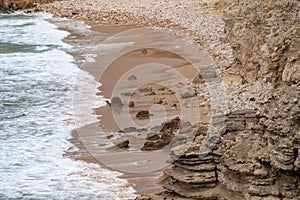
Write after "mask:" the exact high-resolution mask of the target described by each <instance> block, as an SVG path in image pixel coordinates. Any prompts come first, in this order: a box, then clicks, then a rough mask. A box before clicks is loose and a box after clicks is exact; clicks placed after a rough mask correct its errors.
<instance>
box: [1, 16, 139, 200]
mask: <svg viewBox="0 0 300 200" xmlns="http://www.w3.org/2000/svg"><path fill="white" fill-rule="evenodd" d="M51 19H52V16H51V15H49V14H34V15H27V14H22V13H14V14H0V199H103V200H109V199H132V198H134V190H133V189H132V188H131V187H128V184H127V182H126V181H125V180H122V179H119V178H118V176H119V175H120V174H119V173H117V172H112V171H109V170H107V169H103V168H101V167H100V166H98V165H95V164H87V163H85V162H82V161H75V160H72V159H70V158H66V157H64V156H63V154H64V151H65V150H67V149H73V150H76V148H75V147H74V146H73V145H72V144H71V143H70V142H69V141H68V139H69V138H70V137H71V130H73V129H74V128H79V127H80V126H84V125H86V124H89V123H92V122H95V121H96V116H95V115H93V111H92V109H93V107H95V106H96V105H94V104H93V102H90V101H91V100H90V98H87V97H88V96H89V95H87V94H86V93H89V94H92V93H94V92H95V88H96V87H97V83H96V82H95V81H94V79H93V77H92V76H90V75H89V74H88V73H85V72H83V71H80V69H79V68H78V67H77V66H76V65H75V64H74V58H73V57H72V56H71V55H69V54H67V53H66V51H67V50H68V51H70V50H71V49H72V46H70V45H68V44H65V43H64V42H63V39H64V38H65V37H67V36H68V35H69V33H68V32H67V31H65V30H62V29H59V28H58V26H57V25H54V24H52V23H51V22H50V21H51ZM49 20H50V21H49ZM78 73H80V74H81V76H80V77H79V76H78ZM82 74H85V76H82ZM75 82H76V87H77V88H74V85H75V84H74V83H75ZM78 85H79V86H80V87H81V89H82V90H80V87H79V89H78ZM80 91H84V92H82V95H81V93H80ZM74 92H77V94H76V97H80V98H81V101H80V102H82V105H80V106H79V107H80V108H82V112H80V113H79V112H76V113H75V114H74V111H73V108H72V96H73V95H72V94H73V93H74ZM80 95H81V96H80ZM85 98H86V99H85ZM97 102H98V104H102V103H103V100H102V101H101V99H98V101H97ZM78 113H79V115H80V116H79V118H80V119H81V120H76V123H74V118H75V117H76V116H75V115H76V114H78Z"/></svg>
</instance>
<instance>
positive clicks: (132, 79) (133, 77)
mask: <svg viewBox="0 0 300 200" xmlns="http://www.w3.org/2000/svg"><path fill="white" fill-rule="evenodd" d="M127 80H129V81H135V80H137V77H136V76H135V75H133V74H132V75H130V76H129V77H128V79H127Z"/></svg>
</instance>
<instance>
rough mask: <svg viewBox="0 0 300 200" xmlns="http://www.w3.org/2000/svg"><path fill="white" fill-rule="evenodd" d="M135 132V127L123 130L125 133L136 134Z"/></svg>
mask: <svg viewBox="0 0 300 200" xmlns="http://www.w3.org/2000/svg"><path fill="white" fill-rule="evenodd" d="M136 131H137V128H135V127H127V128H124V132H125V133H130V132H136Z"/></svg>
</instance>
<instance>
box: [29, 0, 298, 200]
mask: <svg viewBox="0 0 300 200" xmlns="http://www.w3.org/2000/svg"><path fill="white" fill-rule="evenodd" d="M299 4H300V3H299V1H296V0H284V1H279V0H273V1H269V2H265V1H262V0H260V1H256V0H249V1H247V2H243V3H242V2H241V1H238V0H228V1H222V0H220V1H215V0H203V1H188V0H187V1H179V0H178V1H177V0H173V1H166V0H165V1H157V0H152V1H147V2H140V1H137V0H136V1H121V0H120V1H118V0H115V1H109V0H107V1H106V0H98V1H83V0H80V1H76V2H74V1H71V0H65V1H59V2H54V3H51V4H43V5H38V6H37V7H36V8H34V9H33V10H34V11H47V12H51V13H53V14H54V15H56V16H59V17H68V18H73V19H80V20H85V21H88V22H98V23H101V24H115V25H124V24H135V25H139V26H150V27H164V28H170V29H172V30H175V31H178V32H179V33H181V34H187V35H189V36H190V37H191V38H193V39H194V40H195V41H196V42H198V43H199V44H200V45H201V46H202V47H203V48H204V49H205V50H206V51H207V52H209V54H210V55H211V56H212V57H213V58H214V60H215V64H216V67H217V69H218V70H219V71H220V74H221V77H222V79H223V84H224V87H225V89H226V97H225V98H226V103H227V105H226V107H227V109H226V110H227V111H226V113H223V115H224V116H223V117H225V119H226V120H225V124H224V126H222V127H221V128H220V129H219V130H218V137H215V138H214V139H215V140H216V141H215V142H214V143H213V144H215V145H211V146H209V148H208V151H209V152H208V153H207V154H206V156H205V157H199V151H200V150H199V149H200V148H201V146H203V145H204V141H205V138H206V136H207V135H206V132H207V131H206V128H207V127H202V128H200V129H198V131H199V134H198V135H197V137H196V138H195V139H194V140H193V142H191V143H188V144H184V145H178V146H176V147H174V148H173V149H172V155H173V156H175V157H176V159H175V160H173V161H172V168H171V169H167V170H166V171H165V172H164V175H163V176H162V177H161V178H160V179H159V183H160V184H161V185H162V186H163V187H164V189H165V190H166V191H165V192H162V193H160V194H158V195H142V196H140V197H138V198H137V199H144V200H146V199H206V200H210V199H224V200H225V199H228V200H229V199H236V200H239V199H241V200H242V199H247V200H298V199H299V196H300V194H299V191H300V178H299V177H300V176H299V175H300V155H299V151H300V99H299V98H300V82H299V81H300V56H299V55H300V36H299V32H300V26H299V19H300V16H299V8H300V5H299ZM183 16H184V17H183ZM194 87H195V88H199V87H201V83H194ZM208 102H209V99H208ZM218 117H220V116H212V122H214V121H218V120H217V118H218ZM215 125H216V126H217V124H215Z"/></svg>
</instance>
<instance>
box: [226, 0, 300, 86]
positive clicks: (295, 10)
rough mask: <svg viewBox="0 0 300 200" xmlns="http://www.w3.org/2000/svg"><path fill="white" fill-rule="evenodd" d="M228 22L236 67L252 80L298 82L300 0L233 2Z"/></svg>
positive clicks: (227, 32)
mask: <svg viewBox="0 0 300 200" xmlns="http://www.w3.org/2000/svg"><path fill="white" fill-rule="evenodd" d="M224 21H225V23H226V26H225V27H226V28H225V33H226V39H227V41H228V42H229V43H230V44H231V46H232V49H233V54H234V58H235V63H234V65H233V68H232V70H233V71H234V73H237V74H239V75H240V76H241V77H243V79H244V81H246V82H249V81H253V80H255V79H261V80H264V81H267V82H273V83H274V82H277V81H280V80H283V81H286V82H294V83H295V82H297V81H299V80H300V72H299V62H300V61H299V55H300V54H299V49H300V38H299V32H300V27H299V1H297V0H272V1H262V0H259V1H257V0H249V1H237V0H234V1H231V4H230V5H229V9H228V10H227V12H226V14H225V17H224Z"/></svg>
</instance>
